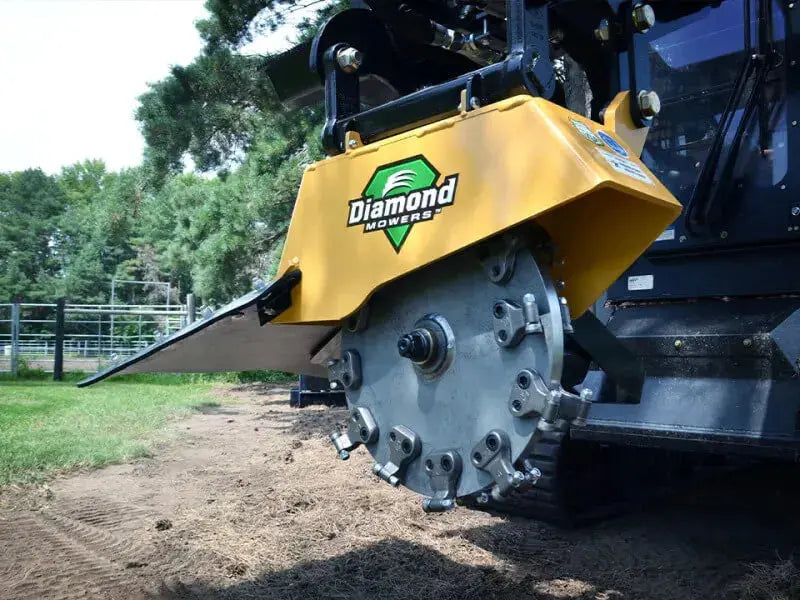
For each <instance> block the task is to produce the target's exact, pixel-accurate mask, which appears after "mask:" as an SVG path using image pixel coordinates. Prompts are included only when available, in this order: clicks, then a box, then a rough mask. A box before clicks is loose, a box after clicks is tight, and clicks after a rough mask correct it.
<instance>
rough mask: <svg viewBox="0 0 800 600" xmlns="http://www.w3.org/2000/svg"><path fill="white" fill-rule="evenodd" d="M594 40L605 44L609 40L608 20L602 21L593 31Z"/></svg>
mask: <svg viewBox="0 0 800 600" xmlns="http://www.w3.org/2000/svg"><path fill="white" fill-rule="evenodd" d="M594 39H596V40H597V41H598V42H607V41H608V40H610V39H611V28H610V27H609V25H608V19H603V20H602V21H600V23H599V24H598V25H597V27H596V28H595V30H594Z"/></svg>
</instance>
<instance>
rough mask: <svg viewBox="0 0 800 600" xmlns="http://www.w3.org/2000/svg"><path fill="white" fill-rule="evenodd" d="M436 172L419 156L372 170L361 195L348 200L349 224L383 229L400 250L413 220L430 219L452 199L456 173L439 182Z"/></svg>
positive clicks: (454, 190) (392, 243)
mask: <svg viewBox="0 0 800 600" xmlns="http://www.w3.org/2000/svg"><path fill="white" fill-rule="evenodd" d="M439 177H440V174H439V171H437V170H436V168H435V167H434V166H433V165H432V164H431V163H430V162H429V161H428V159H426V158H425V157H424V156H422V155H418V156H413V157H411V158H407V159H404V160H401V161H397V162H394V163H391V164H388V165H383V166H381V167H378V168H377V169H375V172H374V173H373V174H372V177H370V179H369V181H368V182H367V185H366V187H365V188H364V191H363V192H362V196H361V198H357V199H355V200H351V201H350V202H349V207H350V210H349V214H348V219H347V225H348V227H354V226H357V225H363V231H364V233H369V232H372V231H383V232H384V234H385V235H386V238H387V239H388V240H389V243H390V244H391V245H392V248H394V250H395V252H400V249H401V248H402V247H403V244H404V243H405V241H406V239H408V236H409V234H410V233H411V229H412V228H413V226H414V224H415V223H420V222H422V221H430V220H432V219H433V218H434V217H435V216H436V215H438V214H439V213H441V211H442V209H443V208H444V207H446V206H449V205H451V204H453V202H454V201H455V195H456V188H457V186H458V174H454V175H449V176H447V177H445V178H444V181H443V182H442V183H441V184H439V185H437V183H438V181H439Z"/></svg>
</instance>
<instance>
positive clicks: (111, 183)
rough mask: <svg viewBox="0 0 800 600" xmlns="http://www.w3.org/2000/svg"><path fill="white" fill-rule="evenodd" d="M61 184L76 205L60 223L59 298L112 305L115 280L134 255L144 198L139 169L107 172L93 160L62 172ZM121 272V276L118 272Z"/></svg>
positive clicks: (69, 207) (141, 172)
mask: <svg viewBox="0 0 800 600" xmlns="http://www.w3.org/2000/svg"><path fill="white" fill-rule="evenodd" d="M59 183H60V185H61V187H62V189H63V190H64V193H65V195H66V196H67V197H69V198H72V201H71V202H70V203H69V204H68V206H67V207H66V210H65V211H64V213H63V215H62V216H61V218H60V219H59V222H58V225H59V238H60V243H59V245H58V258H59V261H60V264H61V267H62V273H63V277H62V278H61V279H60V281H59V285H58V287H57V290H58V293H59V294H60V295H64V296H66V297H67V298H69V299H70V300H71V301H73V302H88V303H100V302H106V301H108V300H109V290H110V282H111V278H112V277H113V276H115V275H117V274H118V272H120V274H125V273H126V271H125V269H124V265H125V264H126V261H129V260H131V259H132V258H133V257H135V256H136V251H135V249H134V244H133V243H132V240H131V238H132V237H133V236H134V233H135V231H136V220H137V216H138V214H139V212H140V210H141V203H142V196H143V194H144V175H143V171H142V169H141V168H136V169H127V170H124V171H121V172H120V173H106V172H105V167H104V166H103V168H102V169H101V168H100V165H98V164H97V163H95V162H93V161H87V162H86V163H81V164H79V165H73V166H72V167H68V168H66V169H64V171H63V172H62V175H61V178H60V179H59ZM120 269H122V271H120Z"/></svg>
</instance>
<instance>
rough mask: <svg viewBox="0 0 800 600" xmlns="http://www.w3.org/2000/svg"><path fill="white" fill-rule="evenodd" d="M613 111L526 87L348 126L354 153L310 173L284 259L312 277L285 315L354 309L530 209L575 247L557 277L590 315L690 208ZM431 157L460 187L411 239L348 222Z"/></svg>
mask: <svg viewBox="0 0 800 600" xmlns="http://www.w3.org/2000/svg"><path fill="white" fill-rule="evenodd" d="M607 113H608V111H607ZM614 115H615V113H612V118H613V116H614ZM606 118H607V119H609V117H608V116H607V117H606ZM607 124H608V125H609V126H601V125H600V124H598V123H595V122H594V121H591V120H589V119H586V118H584V117H581V116H580V115H577V114H575V113H572V112H570V111H568V110H567V109H565V108H562V107H560V106H558V105H556V104H553V103H551V102H549V101H547V100H544V99H542V98H534V97H531V96H515V97H513V98H509V99H507V100H503V101H500V102H497V103H495V104H491V105H488V106H485V107H482V108H478V109H475V110H470V111H462V112H461V113H460V114H458V115H456V116H454V117H451V118H447V119H444V120H441V121H437V122H435V123H433V124H429V125H424V126H421V127H419V128H417V129H413V130H411V131H407V132H405V133H401V134H398V135H395V136H393V137H390V138H387V139H384V140H379V141H377V142H373V143H371V144H368V145H366V146H362V145H360V140H359V139H358V137H357V136H355V135H351V136H348V137H349V141H350V143H349V144H348V149H347V151H346V152H345V153H344V154H342V155H339V156H334V157H331V158H326V159H324V160H322V161H320V162H318V163H316V164H313V165H311V166H309V167H308V168H307V169H306V172H305V174H304V176H303V181H302V184H301V186H300V191H299V195H298V198H297V203H296V205H295V209H294V214H293V216H292V222H291V225H290V228H289V232H288V235H287V239H286V245H285V248H284V253H283V256H282V258H281V262H280V266H279V275H283V274H285V273H286V272H288V271H291V270H293V269H298V268H299V269H300V270H301V271H302V273H303V278H302V280H301V281H300V283H299V284H298V285H297V286H295V288H294V289H293V290H292V304H291V306H290V307H289V308H288V309H287V310H286V311H285V312H283V313H281V314H280V315H278V316H277V317H276V318H275V319H274V321H273V322H274V323H276V324H277V323H287V324H288V323H317V324H320V323H331V322H337V321H340V320H341V319H343V318H346V317H347V316H348V315H351V314H352V313H354V312H355V311H356V310H357V309H358V308H359V307H361V306H362V305H363V304H364V302H366V301H367V300H368V299H369V297H370V296H371V295H372V294H373V292H375V291H376V290H377V289H378V288H379V287H381V286H382V285H384V284H386V283H388V282H390V281H392V280H394V279H397V278H399V277H402V276H403V275H406V274H407V273H410V272H412V271H414V270H416V269H419V268H422V267H424V266H425V265H428V264H430V263H432V262H434V261H436V260H439V259H441V258H443V257H445V256H447V255H449V254H452V253H454V252H457V251H459V250H461V249H463V248H466V247H468V246H471V245H474V244H476V243H477V242H480V241H481V240H484V239H487V238H489V237H492V236H494V235H496V234H497V233H499V232H501V231H504V230H506V229H508V228H510V227H513V226H515V225H518V224H520V223H523V222H526V221H535V222H536V223H537V224H539V225H540V226H541V227H543V228H544V229H545V230H546V231H547V233H548V234H549V235H550V237H551V239H552V240H553V242H554V244H555V246H556V248H557V249H558V252H559V257H561V258H563V259H564V260H563V261H557V262H558V263H559V264H558V265H556V266H554V268H553V273H552V274H553V277H554V279H557V280H562V281H564V282H565V286H564V288H563V295H564V296H565V297H566V298H567V300H568V302H569V306H570V308H571V309H572V312H573V315H575V316H576V317H577V316H579V315H581V314H582V313H583V312H584V311H585V310H586V309H587V308H588V307H589V306H590V304H591V303H592V302H593V301H594V300H595V299H597V297H599V295H600V294H601V293H602V292H603V291H604V290H605V289H606V288H607V287H608V286H609V285H610V284H611V283H612V282H613V281H614V280H615V279H617V278H618V277H619V276H620V275H621V274H622V272H623V271H624V270H625V269H626V268H627V267H628V266H630V265H631V264H632V263H633V262H634V260H635V259H636V258H637V257H638V256H639V255H640V254H641V253H642V252H643V251H644V250H645V249H646V248H647V247H648V246H649V245H650V244H651V243H652V241H653V240H655V238H656V237H657V236H658V235H659V234H660V233H661V232H662V231H664V229H665V228H666V227H667V226H668V225H669V224H670V223H672V221H674V220H675V218H676V217H677V216H678V215H679V213H680V204H679V203H678V202H677V201H676V200H675V198H674V197H673V196H672V195H671V194H670V192H669V191H668V190H667V189H666V188H665V187H664V186H663V185H661V183H660V182H659V181H658V180H657V179H656V177H655V176H654V175H652V174H651V173H650V172H649V171H648V170H647V168H646V167H645V166H644V165H643V164H642V162H641V161H640V160H639V158H638V155H637V153H636V152H635V151H634V150H633V149H631V147H630V146H627V145H626V143H625V142H624V141H623V137H627V136H624V133H625V132H624V131H621V130H620V129H621V127H622V125H621V124H620V122H615V121H611V120H610V119H609V120H608V121H607ZM612 126H613V127H612ZM599 130H602V131H603V132H605V135H602V136H598V135H597V132H598V131H599ZM609 138H611V142H615V141H616V143H612V144H609V143H608V139H609ZM603 139H605V140H606V142H605V143H604V142H603V141H602V140H603ZM628 139H631V138H630V137H628ZM420 156H421V157H424V162H426V163H427V165H428V166H430V167H432V170H433V171H434V173H435V174H438V180H436V181H435V182H434V184H435V185H437V186H439V187H440V188H444V187H446V186H451V187H450V189H449V190H448V191H449V192H450V193H451V195H450V196H449V197H447V198H445V200H447V202H446V205H438V206H436V207H435V213H434V214H433V216H432V218H430V217H429V218H428V219H424V220H420V221H417V222H414V223H413V225H412V227H411V229H410V230H408V231H407V232H406V233H405V235H404V237H402V242H401V244H400V247H399V248H397V247H396V246H397V244H396V243H390V240H389V239H388V237H389V236H388V235H385V234H384V231H381V230H380V229H377V230H370V231H366V230H365V225H364V224H361V223H359V224H357V225H352V224H350V225H349V224H348V223H349V222H350V221H351V217H352V216H353V215H351V212H350V211H351V205H350V204H351V201H358V200H364V201H366V200H367V199H369V198H372V201H373V202H374V201H375V200H380V199H381V198H382V196H381V194H380V193H377V194H376V193H375V191H374V189H375V186H374V185H373V186H370V185H369V184H370V182H371V181H372V180H374V179H375V178H374V177H373V175H375V174H376V172H377V171H379V170H380V169H381V168H382V167H383V168H384V169H386V168H387V167H390V166H391V165H393V164H396V163H402V162H404V161H408V160H409V159H412V158H415V157H417V158H418V157H420ZM453 176H455V177H457V179H456V180H455V181H453V180H452V177H453ZM398 181H399V183H404V182H407V181H408V177H406V178H405V180H403V178H402V177H399V178H395V182H398ZM453 187H454V189H453ZM383 189H384V190H385V189H386V187H384V188H383ZM411 191H413V188H410V189H407V190H405V192H406V193H408V194H410V193H411ZM369 194H372V195H371V196H370V195H369ZM383 197H387V198H388V197H390V194H386V193H385V192H384V196H383ZM362 208H363V206H362ZM356 212H358V211H356ZM356 216H358V215H356ZM562 263H563V264H562Z"/></svg>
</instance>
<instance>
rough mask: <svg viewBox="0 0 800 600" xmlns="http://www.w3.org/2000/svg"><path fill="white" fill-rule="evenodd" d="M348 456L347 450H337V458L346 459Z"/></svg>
mask: <svg viewBox="0 0 800 600" xmlns="http://www.w3.org/2000/svg"><path fill="white" fill-rule="evenodd" d="M348 458H350V453H349V452H348V451H347V450H339V459H340V460H347V459H348Z"/></svg>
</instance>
